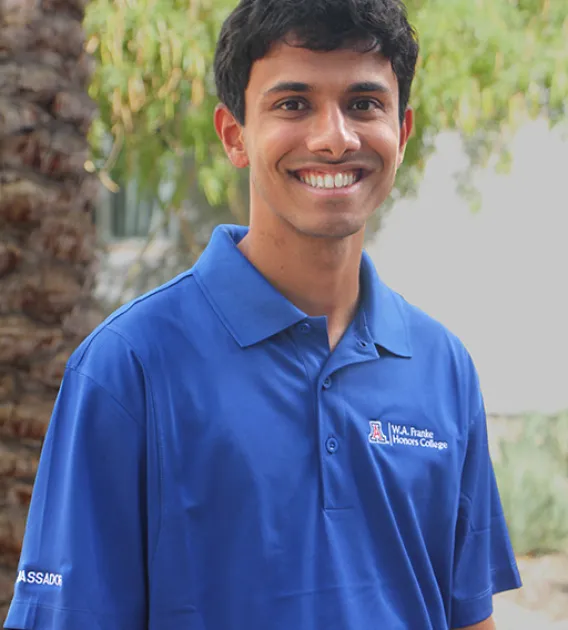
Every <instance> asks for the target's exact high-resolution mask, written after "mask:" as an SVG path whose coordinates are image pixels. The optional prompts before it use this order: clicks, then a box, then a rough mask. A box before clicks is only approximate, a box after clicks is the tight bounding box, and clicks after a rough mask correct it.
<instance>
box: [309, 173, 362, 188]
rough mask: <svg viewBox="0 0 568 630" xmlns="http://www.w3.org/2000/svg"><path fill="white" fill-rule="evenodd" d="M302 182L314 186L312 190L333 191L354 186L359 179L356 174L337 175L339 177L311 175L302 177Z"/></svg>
mask: <svg viewBox="0 0 568 630" xmlns="http://www.w3.org/2000/svg"><path fill="white" fill-rule="evenodd" d="M300 180H301V181H302V182H303V183H304V184H307V185H308V186H312V188H326V189H328V190H333V189H334V188H346V187H348V186H353V184H355V183H357V181H358V178H357V175H356V174H355V173H337V175H331V174H329V173H328V174H327V175H315V174H313V173H310V174H309V175H302V176H300Z"/></svg>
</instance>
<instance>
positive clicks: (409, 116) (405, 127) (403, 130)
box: [398, 107, 414, 166]
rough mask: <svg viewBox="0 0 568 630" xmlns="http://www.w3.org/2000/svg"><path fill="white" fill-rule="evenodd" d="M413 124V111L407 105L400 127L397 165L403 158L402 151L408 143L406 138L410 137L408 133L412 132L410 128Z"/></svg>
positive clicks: (403, 151)
mask: <svg viewBox="0 0 568 630" xmlns="http://www.w3.org/2000/svg"><path fill="white" fill-rule="evenodd" d="M413 126H414V112H413V111H412V108H411V107H407V108H406V111H405V112H404V121H403V123H402V125H401V127H400V138H399V143H398V166H400V165H401V164H402V161H403V160H404V153H405V151H406V145H407V143H408V139H409V138H410V134H411V133H412V128H413Z"/></svg>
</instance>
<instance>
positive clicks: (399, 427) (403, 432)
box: [369, 420, 449, 451]
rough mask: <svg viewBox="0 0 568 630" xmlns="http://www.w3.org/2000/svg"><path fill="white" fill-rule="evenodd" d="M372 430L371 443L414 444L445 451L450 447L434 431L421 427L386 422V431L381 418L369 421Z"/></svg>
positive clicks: (413, 445) (370, 434)
mask: <svg viewBox="0 0 568 630" xmlns="http://www.w3.org/2000/svg"><path fill="white" fill-rule="evenodd" d="M369 427H370V428H371V432H370V433H369V442H371V444H389V445H390V446H394V447H398V446H412V447H418V448H430V449H436V450H438V451H445V450H447V449H448V448H449V444H448V442H446V441H445V440H441V439H439V438H437V437H436V436H435V435H434V431H430V430H429V429H421V428H419V427H413V426H411V425H406V424H395V423H394V422H385V427H386V429H385V430H386V433H385V431H383V425H382V423H381V422H380V421H379V420H371V421H370V422H369Z"/></svg>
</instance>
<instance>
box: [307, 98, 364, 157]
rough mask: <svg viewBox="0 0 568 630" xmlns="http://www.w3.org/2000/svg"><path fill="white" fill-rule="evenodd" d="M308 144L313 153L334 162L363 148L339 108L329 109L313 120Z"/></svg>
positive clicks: (319, 113) (318, 114)
mask: <svg viewBox="0 0 568 630" xmlns="http://www.w3.org/2000/svg"><path fill="white" fill-rule="evenodd" d="M306 144H307V147H308V149H309V150H310V151H311V152H312V153H324V154H326V155H327V157H331V158H332V159H334V160H338V159H340V158H342V157H343V156H344V155H345V154H346V153H349V152H351V151H358V150H359V149H360V148H361V140H360V139H359V136H358V134H357V133H356V132H355V130H354V129H353V128H352V126H351V124H350V121H349V119H347V118H346V117H345V114H344V113H343V112H342V111H341V109H340V108H339V107H328V108H326V109H325V110H322V111H321V112H318V113H317V114H316V115H315V116H314V117H313V118H312V125H311V127H310V130H309V132H308V137H307V142H306Z"/></svg>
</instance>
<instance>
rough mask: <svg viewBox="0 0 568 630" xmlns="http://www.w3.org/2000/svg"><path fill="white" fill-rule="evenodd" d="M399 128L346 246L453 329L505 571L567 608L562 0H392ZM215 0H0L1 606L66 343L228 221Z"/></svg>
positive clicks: (559, 609)
mask: <svg viewBox="0 0 568 630" xmlns="http://www.w3.org/2000/svg"><path fill="white" fill-rule="evenodd" d="M406 4H407V6H408V10H409V15H410V18H411V22H412V23H413V24H414V25H415V26H416V28H417V31H418V34H419V39H420V42H421V56H420V60H419V65H418V69H417V76H416V80H415V84H414V90H413V95H412V98H411V104H412V105H413V107H414V109H415V118H416V130H415V132H414V135H413V137H412V139H411V141H410V144H409V147H408V152H407V156H406V160H405V164H404V166H403V168H402V169H401V171H400V173H399V178H398V180H397V185H396V190H395V191H394V193H393V195H392V200H391V202H390V203H389V205H388V207H384V208H381V209H380V210H378V211H377V214H376V217H375V219H374V221H373V224H372V225H371V226H369V231H368V242H367V248H368V251H369V253H370V254H371V256H372V257H373V259H374V261H375V263H376V265H377V268H378V270H379V273H380V274H381V276H382V277H383V279H384V280H385V281H386V282H387V283H388V284H390V285H391V286H392V287H393V288H394V289H396V290H397V291H399V292H400V293H402V294H403V295H404V297H405V298H406V299H407V300H408V301H410V302H412V303H415V304H417V305H418V306H420V307H421V308H423V309H424V310H426V311H427V312H428V313H430V314H431V315H433V316H434V317H436V318H437V319H439V320H440V321H441V322H442V323H444V324H445V325H447V326H448V327H449V328H450V329H451V330H452V331H453V332H455V333H456V334H457V335H458V336H460V337H461V339H462V340H463V341H464V342H465V344H466V346H467V347H468V349H469V350H470V352H471V354H472V355H473V358H474V360H475V362H476V364H477V367H478V370H479V373H480V378H481V382H482V387H483V391H484V394H485V400H486V406H487V412H488V425H489V431H490V441H491V449H492V454H493V457H494V461H495V467H496V474H497V478H498V483H499V487H500V490H501V494H502V499H503V504H504V509H505V513H506V516H507V521H508V524H509V528H510V532H511V535H512V539H513V545H514V548H515V551H516V554H517V556H518V559H519V564H520V568H521V572H522V576H523V579H524V582H525V586H524V588H523V589H521V590H520V591H518V592H515V593H507V594H503V595H499V596H498V597H497V598H496V603H495V605H496V617H497V621H498V624H499V629H500V630H507V629H509V628H510V629H513V628H515V629H523V628H534V627H535V626H536V625H537V624H540V625H539V628H540V630H550V629H552V628H558V629H559V628H561V627H562V628H565V627H568V359H567V357H568V330H567V327H566V322H567V321H568V299H567V296H566V294H567V286H568V281H567V280H568V250H567V248H566V246H565V241H566V234H567V228H568V197H567V193H566V185H567V182H568V4H567V3H566V0H476V1H475V2H472V1H471V0H424V1H419V0H408V1H407V3H406ZM235 5H236V2H235V0H91V1H89V0H0V620H2V619H3V616H4V613H5V611H6V607H7V605H8V603H9V600H10V597H11V593H12V588H13V582H14V578H15V571H16V567H17V560H18V555H19V549H20V544H21V537H22V534H23V529H24V524H25V516H26V513H27V506H28V503H29V498H30V494H31V488H32V484H33V479H34V475H35V472H36V468H37V460H38V456H39V451H40V448H41V442H42V438H43V435H44V433H45V430H46V427H47V424H48V422H49V417H50V413H51V408H52V405H53V401H54V399H55V395H56V393H57V388H58V386H59V383H60V380H61V377H62V374H63V369H64V366H65V362H66V360H67V358H68V357H69V354H70V352H72V350H73V349H74V348H75V347H76V346H77V344H78V343H79V342H80V341H81V339H83V338H84V336H86V335H87V334H88V333H89V332H90V331H91V330H92V328H93V327H94V326H95V325H96V324H97V323H98V322H100V321H101V319H102V318H103V317H104V316H105V315H106V314H108V313H110V312H111V311H112V310H113V309H114V308H116V307H117V306H119V305H120V304H122V303H124V302H126V301H128V300H130V299H132V298H133V297H135V296H137V295H139V294H141V293H143V292H144V291H147V290H149V289H151V288H153V287H155V286H157V285H159V284H160V283H162V282H164V281H166V280H168V279H169V278H171V277H173V276H174V275H175V274H177V273H178V272H180V271H182V270H184V269H186V268H188V267H189V266H191V264H192V263H193V262H194V261H195V260H196V259H197V257H198V256H199V254H200V252H201V251H202V249H203V248H204V246H205V245H206V243H207V241H208V238H209V236H210V234H211V230H212V229H213V227H214V226H215V225H217V224H218V223H222V222H232V223H246V222H247V218H248V217H247V208H248V198H247V181H246V175H247V174H246V173H244V172H237V171H235V170H234V169H232V168H231V167H230V165H229V163H228V161H227V160H226V159H225V157H224V154H223V152H222V148H221V145H220V143H219V142H218V141H217V139H216V136H215V133H214V130H213V125H212V112H213V108H214V106H215V104H216V102H217V101H216V98H215V91H214V82H213V77H212V59H213V52H214V46H215V41H216V37H217V34H218V32H219V29H220V26H221V24H222V21H223V19H224V18H225V16H226V15H227V13H228V12H229V11H230V10H231V9H232V8H233V7H234V6H235Z"/></svg>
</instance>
